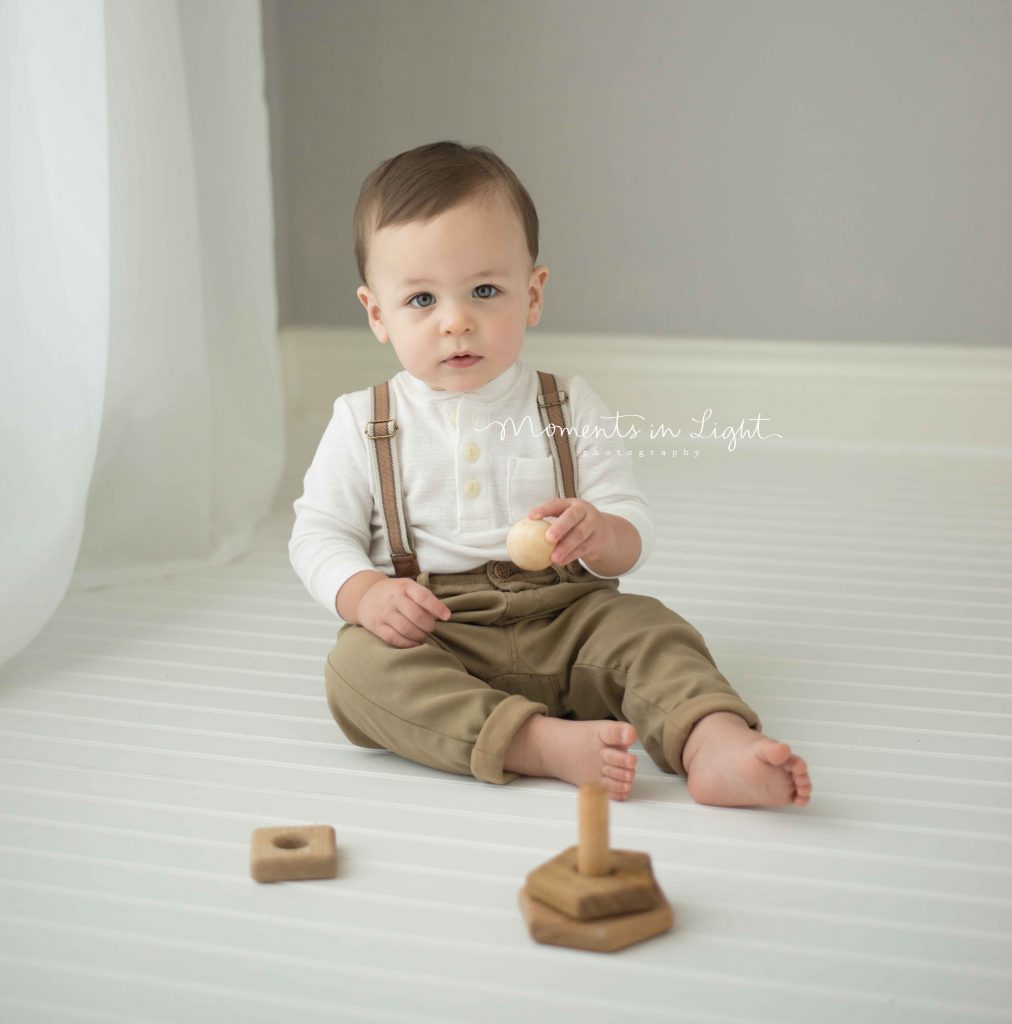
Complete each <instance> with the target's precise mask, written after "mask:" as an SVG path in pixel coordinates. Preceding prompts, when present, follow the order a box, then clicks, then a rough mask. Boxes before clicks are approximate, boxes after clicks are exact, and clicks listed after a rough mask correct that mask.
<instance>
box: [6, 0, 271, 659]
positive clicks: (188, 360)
mask: <svg viewBox="0 0 1012 1024" xmlns="http://www.w3.org/2000/svg"><path fill="white" fill-rule="evenodd" d="M263 76H264V68H263V51H262V44H261V38H260V13H259V4H257V3H254V2H250V0H216V2H215V3H210V4H209V3H203V2H201V0H159V2H158V3H136V2H133V0H106V2H104V3H103V2H101V0H63V2H61V0H0V111H2V112H3V113H2V115H0V116H4V118H5V119H4V121H3V122H2V123H0V442H2V444H0V536H2V549H0V611H2V614H0V663H3V662H4V661H6V660H7V659H9V658H10V657H11V656H12V655H13V654H15V653H16V652H17V651H18V650H20V649H21V648H22V647H23V646H24V645H25V644H27V643H28V642H29V641H30V640H31V639H32V638H33V637H34V636H35V635H36V634H37V633H38V631H39V630H40V629H41V628H42V627H43V626H44V625H45V623H46V621H47V620H48V618H49V617H50V615H51V614H52V613H53V611H54V610H55V609H56V607H57V606H58V604H59V602H60V600H61V599H62V597H63V595H64V594H65V593H66V591H67V589H68V587H81V586H92V585H99V584H103V583H107V582H113V581H120V580H124V579H130V578H142V577H144V576H150V575H155V574H161V573H165V572H168V571H175V570H178V569H180V568H185V567H187V566H193V565H196V564H202V563H213V562H220V561H224V560H227V559H229V558H232V557H235V556H236V555H238V554H240V553H241V552H242V551H243V550H244V549H245V548H246V546H247V545H248V544H249V543H250V541H251V539H252V534H253V531H254V529H255V527H256V525H257V523H258V522H259V520H260V519H261V518H262V517H263V516H264V515H265V514H266V513H267V512H268V511H269V509H270V505H271V501H272V498H273V495H274V492H275V489H276V487H277V484H278V481H279V478H280V474H281V469H282V463H283V458H284V425H283V424H284V421H283V413H282V385H281V376H280V361H279V356H278V349H277V332H276V323H277V298H276V288H275V277H274V262H273V253H272V238H273V222H272V211H271V195H270V163H269V152H268V140H267V110H266V103H265V99H264V81H263Z"/></svg>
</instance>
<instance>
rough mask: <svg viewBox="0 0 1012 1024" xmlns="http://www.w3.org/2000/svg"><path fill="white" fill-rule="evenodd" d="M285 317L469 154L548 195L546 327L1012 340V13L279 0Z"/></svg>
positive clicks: (329, 308) (304, 320)
mask: <svg viewBox="0 0 1012 1024" xmlns="http://www.w3.org/2000/svg"><path fill="white" fill-rule="evenodd" d="M263 13H264V37H265V46H266V52H267V89H268V102H269V104H270V113H271V118H272V125H271V130H272V136H273V139H272V143H273V149H274V152H273V160H274V171H275V192H276V195H275V200H276V202H275V209H276V217H277V258H278V280H279V289H280V297H279V298H280V319H281V324H282V326H288V325H296V324H298V325H333V326H363V327H364V326H365V315H364V312H363V310H362V307H361V306H360V304H359V303H358V301H357V300H356V298H355V294H354V293H355V288H356V287H357V285H358V278H357V274H356V272H355V265H354V259H353V256H352V244H351V215H352V209H353V207H354V203H355V199H356V196H357V194H358V189H359V187H360V185H361V182H362V179H363V177H364V176H365V175H366V174H367V173H368V171H369V170H371V169H372V168H373V167H374V166H375V165H376V164H377V163H379V161H381V160H383V159H385V158H386V157H388V156H392V155H393V154H394V153H398V152H400V151H402V150H404V149H408V148H410V147H412V146H416V145H419V144H421V143H423V142H429V141H433V140H435V139H441V138H451V139H457V140H459V141H461V142H464V143H483V144H485V145H488V146H491V147H492V148H493V149H494V150H495V151H496V152H497V153H499V155H500V156H502V157H503V159H505V160H506V161H507V163H509V164H510V165H511V166H512V167H513V169H514V170H515V171H516V172H517V174H518V175H519V176H520V178H521V179H522V180H523V181H524V183H525V185H526V186H527V188H528V190H529V191H530V193H531V195H532V196H533V198H534V201H535V203H536V205H537V207H538V214H539V216H540V218H541V223H542V245H541V260H542V261H543V262H545V263H547V264H548V266H549V267H550V268H551V270H552V277H551V279H550V280H549V282H548V285H547V290H546V308H545V314H544V316H543V318H542V321H541V323H542V327H543V329H544V330H546V331H583V332H586V331H594V332H598V331H602V332H603V331H608V332H635V333H642V334H655V335H658V334H659V335H668V334H679V335H691V336H715V337H738V338H804V339H832V340H851V339H853V340H862V341H876V340H885V341H912V342H933V343H953V344H985V345H1012V3H1009V2H982V0H965V2H955V0H953V2H947V3H946V2H938V0H903V2H890V0H839V2H825V0H770V2H763V3H760V2H755V3H746V2H731V0H686V2H673V0H621V2H619V0H358V2H355V0H263Z"/></svg>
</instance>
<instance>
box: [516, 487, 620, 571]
mask: <svg viewBox="0 0 1012 1024" xmlns="http://www.w3.org/2000/svg"><path fill="white" fill-rule="evenodd" d="M544 516H558V519H556V520H555V522H554V523H552V525H551V526H549V528H548V532H547V533H546V534H545V539H546V540H548V542H549V543H554V544H555V550H554V551H553V552H552V561H553V562H555V564H556V565H566V564H568V563H569V562H572V561H573V559H574V558H582V559H583V561H584V562H586V563H588V564H589V563H596V562H598V561H599V560H600V559H601V558H602V557H603V556H604V555H606V554H607V553H608V552H609V551H610V550H611V548H612V545H613V544H614V543H615V531H614V530H613V529H612V525H611V523H610V522H609V521H608V519H607V517H606V516H605V514H604V513H603V512H600V511H599V510H598V509H596V508H594V506H593V505H591V503H590V502H589V501H584V500H583V499H582V498H552V499H551V500H550V501H543V502H542V503H541V504H540V505H536V506H535V507H534V508H532V509H531V510H530V512H528V513H527V518H528V519H542V518H543V517H544Z"/></svg>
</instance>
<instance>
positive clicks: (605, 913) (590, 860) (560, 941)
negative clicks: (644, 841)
mask: <svg viewBox="0 0 1012 1024" xmlns="http://www.w3.org/2000/svg"><path fill="white" fill-rule="evenodd" d="M579 808H580V811H579V814H580V842H579V846H578V847H577V846H571V847H569V848H568V849H567V850H564V851H563V852H562V853H560V854H559V855H558V856H557V857H553V858H552V859H551V860H549V861H546V862H545V863H544V864H542V865H541V866H540V867H537V868H535V869H534V870H533V871H531V872H530V873H529V874H528V876H527V884H526V885H525V886H524V887H523V888H522V889H521V890H520V909H521V911H522V912H523V915H524V919H525V920H526V922H527V927H528V928H529V930H530V933H531V937H532V938H533V939H534V940H535V941H537V942H543V943H548V944H550V945H554V946H570V947H572V948H574V949H588V950H593V951H596V952H602V953H612V952H614V951H615V950H617V949H624V948H625V947H626V946H631V945H632V944H633V943H634V942H641V941H642V940H643V939H649V938H652V937H653V936H654V935H660V934H662V933H663V932H666V931H669V930H670V929H671V927H672V925H673V924H674V919H675V918H674V911H673V910H672V909H671V905H670V904H669V903H668V901H667V899H666V898H665V896H664V893H663V892H662V891H661V889H660V887H659V886H658V885H657V881H656V879H655V878H654V873H653V868H652V867H651V864H650V855H649V854H646V853H638V852H636V851H634V850H612V849H609V840H608V792H607V790H606V789H605V788H604V786H602V785H599V784H598V785H585V786H581V787H580V805H579Z"/></svg>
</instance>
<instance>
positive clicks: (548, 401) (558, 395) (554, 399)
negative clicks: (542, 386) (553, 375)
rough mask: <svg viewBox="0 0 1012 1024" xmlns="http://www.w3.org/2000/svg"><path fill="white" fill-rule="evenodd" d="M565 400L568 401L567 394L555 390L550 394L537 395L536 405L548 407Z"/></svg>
mask: <svg viewBox="0 0 1012 1024" xmlns="http://www.w3.org/2000/svg"><path fill="white" fill-rule="evenodd" d="M567 401H569V395H567V394H566V392H565V391H557V392H555V394H552V395H541V394H539V395H538V405H540V406H541V408H542V409H548V408H549V407H550V406H553V405H563V404H565V403H566V402H567Z"/></svg>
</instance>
